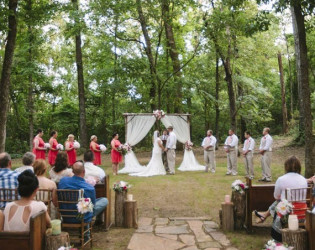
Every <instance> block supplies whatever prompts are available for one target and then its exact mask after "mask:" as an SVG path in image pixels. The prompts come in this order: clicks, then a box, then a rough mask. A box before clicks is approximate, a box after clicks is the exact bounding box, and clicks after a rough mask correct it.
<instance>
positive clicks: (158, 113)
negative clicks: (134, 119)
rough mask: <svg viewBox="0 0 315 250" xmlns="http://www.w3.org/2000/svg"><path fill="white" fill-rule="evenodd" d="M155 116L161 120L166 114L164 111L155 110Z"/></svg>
mask: <svg viewBox="0 0 315 250" xmlns="http://www.w3.org/2000/svg"><path fill="white" fill-rule="evenodd" d="M153 115H154V116H155V118H156V119H158V120H161V118H163V117H164V116H165V112H164V111H163V110H154V111H153Z"/></svg>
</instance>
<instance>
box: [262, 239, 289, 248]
mask: <svg viewBox="0 0 315 250" xmlns="http://www.w3.org/2000/svg"><path fill="white" fill-rule="evenodd" d="M292 249H293V247H289V246H288V245H287V244H283V243H279V242H275V240H269V241H268V242H267V244H266V245H265V248H264V250H292Z"/></svg>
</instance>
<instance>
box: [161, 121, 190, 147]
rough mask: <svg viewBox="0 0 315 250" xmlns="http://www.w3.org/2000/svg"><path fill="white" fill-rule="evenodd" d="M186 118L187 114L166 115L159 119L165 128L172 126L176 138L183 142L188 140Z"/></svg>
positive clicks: (188, 133)
mask: <svg viewBox="0 0 315 250" xmlns="http://www.w3.org/2000/svg"><path fill="white" fill-rule="evenodd" d="M187 119H188V118H187V116H175V115H174V116H167V115H166V116H164V117H163V118H162V119H161V121H162V123H163V125H164V126H165V127H166V128H167V127H169V126H172V127H173V128H174V133H175V135H176V137H177V140H178V141H179V142H181V143H183V144H185V143H186V142H187V141H188V140H190V132H189V131H190V130H189V123H188V121H187Z"/></svg>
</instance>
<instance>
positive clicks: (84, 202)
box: [77, 198, 94, 220]
mask: <svg viewBox="0 0 315 250" xmlns="http://www.w3.org/2000/svg"><path fill="white" fill-rule="evenodd" d="M93 207H94V205H93V203H92V201H91V199H90V198H80V199H79V201H78V204H77V209H78V216H77V219H78V220H81V219H82V218H83V217H84V214H86V213H91V212H93Z"/></svg>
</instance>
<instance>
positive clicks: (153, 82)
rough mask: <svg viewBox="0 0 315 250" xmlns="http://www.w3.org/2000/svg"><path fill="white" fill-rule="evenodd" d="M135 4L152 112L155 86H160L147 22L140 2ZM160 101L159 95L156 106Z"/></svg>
mask: <svg viewBox="0 0 315 250" xmlns="http://www.w3.org/2000/svg"><path fill="white" fill-rule="evenodd" d="M136 3H137V11H138V15H139V20H140V24H141V29H142V33H143V36H144V40H145V43H146V47H145V53H146V55H147V57H148V60H149V64H150V74H151V87H150V99H151V110H152V111H153V110H155V109H156V100H155V96H156V86H157V85H158V86H160V84H157V83H158V82H159V81H160V80H159V78H158V76H157V72H156V65H155V61H154V58H153V53H152V45H151V39H150V36H149V33H148V29H147V21H146V19H145V16H144V14H143V11H142V5H141V0H137V1H136ZM158 91H159V93H160V87H159V89H158ZM160 101H161V100H160V95H159V105H158V106H161V103H160Z"/></svg>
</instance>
